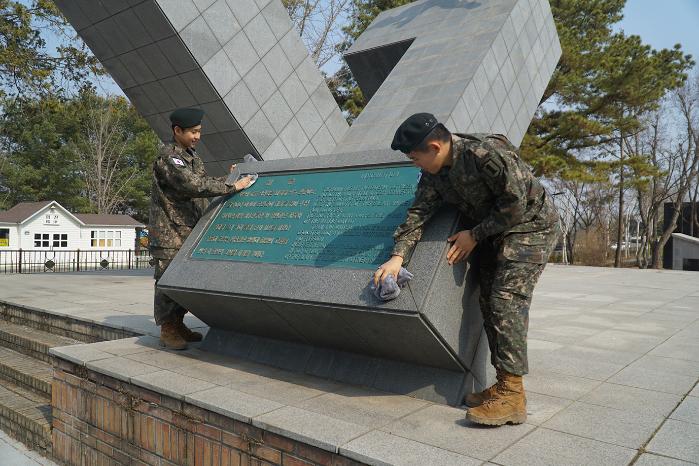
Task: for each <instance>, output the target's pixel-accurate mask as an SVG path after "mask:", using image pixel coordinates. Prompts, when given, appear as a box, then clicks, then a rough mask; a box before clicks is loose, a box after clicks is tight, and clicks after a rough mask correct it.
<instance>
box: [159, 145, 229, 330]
mask: <svg viewBox="0 0 699 466" xmlns="http://www.w3.org/2000/svg"><path fill="white" fill-rule="evenodd" d="M225 181H226V177H209V176H207V175H206V171H205V170H204V162H202V160H201V159H200V158H199V156H197V155H196V153H195V152H194V151H193V150H189V151H188V150H184V149H182V148H181V147H180V146H178V145H177V144H175V143H170V144H167V145H165V146H164V147H163V148H162V149H161V151H160V154H159V155H158V158H157V159H156V160H155V162H153V188H152V192H151V204H150V218H149V224H148V235H149V242H150V246H149V248H150V253H151V255H152V256H153V258H154V260H155V275H154V276H155V280H156V283H155V300H154V315H155V323H156V324H157V325H162V324H163V323H165V322H172V321H175V320H178V319H180V318H182V316H184V315H185V313H186V312H187V311H186V310H185V309H184V308H183V307H182V306H180V305H179V304H177V303H176V302H175V301H173V300H172V299H170V298H169V297H167V296H166V295H165V294H164V293H163V292H162V291H160V290H159V289H158V282H157V281H158V280H159V279H160V277H161V276H162V275H163V273H164V272H165V269H167V267H168V265H170V261H171V260H172V259H173V258H174V257H175V255H177V251H179V249H180V248H181V247H182V244H183V243H184V241H185V239H187V236H189V234H190V233H191V232H192V229H193V228H194V226H195V225H196V224H197V222H198V221H199V219H201V217H202V215H203V214H204V211H205V210H206V208H207V207H208V205H209V201H208V200H207V199H206V198H207V197H216V196H222V195H224V194H229V193H232V192H235V187H234V186H229V185H226V183H225Z"/></svg>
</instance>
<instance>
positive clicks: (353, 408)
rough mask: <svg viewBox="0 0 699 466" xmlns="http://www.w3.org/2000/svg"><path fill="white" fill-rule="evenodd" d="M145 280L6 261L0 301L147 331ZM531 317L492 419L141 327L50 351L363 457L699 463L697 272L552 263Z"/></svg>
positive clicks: (148, 285) (144, 275)
mask: <svg viewBox="0 0 699 466" xmlns="http://www.w3.org/2000/svg"><path fill="white" fill-rule="evenodd" d="M152 287H153V281H152V278H151V277H150V276H149V272H148V271H139V272H122V273H117V272H115V273H104V274H102V273H83V274H36V275H6V276H0V300H2V301H6V302H10V303H16V304H19V305H22V306H30V307H35V308H40V309H45V310H48V311H50V312H54V313H57V314H65V315H71V316H74V317H78V318H80V319H87V320H92V321H94V322H98V323H101V324H106V325H110V326H114V327H118V328H125V329H129V330H132V331H137V332H139V333H142V334H150V335H153V336H157V327H156V326H155V325H154V323H153V319H152V315H151V309H152V304H151V302H152ZM530 317H531V322H530V332H529V335H530V338H529V356H530V361H529V362H530V372H531V373H530V375H528V376H527V377H526V378H525V387H526V389H527V398H528V411H529V418H528V420H527V423H526V424H523V425H520V426H506V427H501V428H482V427H476V426H474V425H471V424H469V423H467V422H466V421H464V419H463V418H464V412H463V410H461V409H457V408H451V407H447V406H442V405H436V404H432V403H429V402H425V401H423V400H416V399H412V398H408V397H403V396H397V395H387V394H383V393H378V392H376V391H372V390H365V389H362V388H358V387H352V386H349V385H344V384H341V383H336V382H327V381H325V382H324V381H321V380H318V379H313V378H310V377H305V376H299V375H298V374H291V373H286V372H284V371H280V370H277V369H272V368H266V367H264V366H259V365H255V364H252V363H249V362H246V361H235V360H229V359H226V358H221V357H217V356H213V355H210V354H206V353H203V352H201V351H199V350H197V349H193V350H190V351H188V352H181V353H168V352H164V351H160V350H158V349H156V346H157V345H156V340H155V338H152V337H140V338H139V337H137V338H132V339H126V340H122V341H121V342H104V343H97V344H93V345H77V346H75V347H65V348H63V349H59V350H55V351H57V354H60V355H62V357H67V358H70V359H73V360H75V361H82V362H84V363H85V364H86V365H87V366H88V367H90V368H93V369H95V370H99V371H102V372H105V373H107V374H110V375H116V376H119V377H121V378H123V379H128V380H129V381H131V382H132V383H135V384H138V385H142V386H145V387H152V388H157V389H160V390H165V391H169V393H170V394H171V395H172V396H176V397H180V398H182V399H185V400H186V401H188V402H190V403H193V404H198V405H199V406H202V407H208V408H210V409H213V407H217V409H218V410H219V411H221V410H223V411H224V412H225V413H227V414H228V415H231V416H237V417H239V418H243V419H246V420H250V422H252V423H253V424H255V425H258V426H264V427H265V428H268V429H270V430H274V431H277V432H279V433H282V434H284V435H288V436H292V435H295V436H296V437H297V438H298V437H302V438H303V439H304V440H305V441H308V442H309V443H311V442H312V443H314V444H316V445H323V446H325V447H328V448H337V449H338V450H339V452H340V453H342V454H344V455H346V456H350V457H352V458H355V459H358V460H362V459H363V460H365V461H371V462H374V463H378V462H379V461H383V462H384V463H388V464H426V462H427V461H428V458H429V462H430V463H432V464H440V465H441V464H483V463H484V462H490V463H495V464H501V465H517V464H522V465H532V464H566V465H567V464H580V465H593V464H600V465H616V464H618V465H625V464H638V465H680V464H699V388H698V387H697V380H699V274H697V273H696V272H675V271H655V270H636V269H610V268H593V267H577V266H559V265H550V266H548V267H547V269H546V271H545V273H544V275H543V277H542V280H541V283H540V286H539V287H538V288H537V290H536V293H535V298H534V302H533V305H532V311H531V316H530ZM188 319H189V321H188V323H189V324H190V325H191V326H203V324H202V323H201V322H200V321H198V320H197V319H196V318H194V317H192V316H189V317H188ZM124 367H128V369H129V371H131V372H130V373H129V374H126V373H125V370H124ZM183 381H184V382H186V383H182V382H183ZM194 382H196V383H194ZM303 420H305V421H303Z"/></svg>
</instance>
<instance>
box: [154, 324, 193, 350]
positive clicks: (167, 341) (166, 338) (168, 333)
mask: <svg viewBox="0 0 699 466" xmlns="http://www.w3.org/2000/svg"><path fill="white" fill-rule="evenodd" d="M160 346H164V347H165V348H167V349H172V350H183V349H187V341H186V340H185V339H184V338H183V337H182V335H180V331H179V328H178V327H177V323H176V322H165V323H164V324H163V325H161V326H160Z"/></svg>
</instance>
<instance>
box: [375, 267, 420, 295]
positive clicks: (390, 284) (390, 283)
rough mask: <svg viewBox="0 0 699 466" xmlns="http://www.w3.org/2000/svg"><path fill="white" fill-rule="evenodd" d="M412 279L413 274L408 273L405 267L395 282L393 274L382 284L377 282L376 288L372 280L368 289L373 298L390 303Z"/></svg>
mask: <svg viewBox="0 0 699 466" xmlns="http://www.w3.org/2000/svg"><path fill="white" fill-rule="evenodd" d="M412 279H413V274H412V273H410V272H408V271H407V270H406V269H405V267H401V268H400V272H398V279H397V280H396V277H394V276H393V274H389V275H388V276H387V277H386V279H385V280H384V281H383V282H379V285H378V286H376V285H374V280H372V281H371V283H370V284H369V287H370V288H371V291H372V292H373V293H374V296H376V297H377V298H379V299H382V300H384V301H390V300H392V299H396V298H397V297H398V295H399V294H400V289H401V288H403V287H404V286H405V285H406V284H407V283H408V282H409V281H410V280H412Z"/></svg>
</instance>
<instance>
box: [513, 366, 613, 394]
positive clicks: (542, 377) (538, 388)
mask: <svg viewBox="0 0 699 466" xmlns="http://www.w3.org/2000/svg"><path fill="white" fill-rule="evenodd" d="M601 383H602V382H600V381H599V380H592V379H586V378H583V377H575V376H572V375H564V374H558V373H555V372H544V371H541V370H539V369H538V368H535V369H534V370H532V373H531V374H528V375H527V376H526V377H525V378H524V389H525V390H527V391H529V392H535V393H541V394H544V395H550V396H555V397H558V398H566V399H569V400H577V399H579V398H581V397H583V396H584V395H586V394H587V393H589V392H591V391H592V390H594V389H595V387H598V386H599V385H600V384H601Z"/></svg>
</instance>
